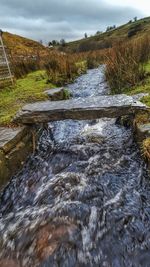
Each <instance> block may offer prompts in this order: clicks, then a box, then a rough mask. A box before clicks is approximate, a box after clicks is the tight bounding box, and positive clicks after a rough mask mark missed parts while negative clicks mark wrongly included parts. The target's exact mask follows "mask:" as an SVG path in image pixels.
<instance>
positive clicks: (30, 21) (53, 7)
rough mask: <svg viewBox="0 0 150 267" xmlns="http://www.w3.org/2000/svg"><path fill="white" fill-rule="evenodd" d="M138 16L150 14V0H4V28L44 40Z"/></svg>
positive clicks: (0, 1) (0, 16)
mask: <svg viewBox="0 0 150 267" xmlns="http://www.w3.org/2000/svg"><path fill="white" fill-rule="evenodd" d="M135 16H137V17H138V18H141V17H145V16H150V0H125V1H124V0H0V28H2V29H3V30H4V31H9V32H12V33H16V34H19V35H22V36H26V37H29V38H32V39H35V40H38V41H39V40H41V39H42V40H43V41H44V42H48V41H50V40H53V39H57V40H60V39H61V38H64V39H65V40H67V41H69V40H75V39H79V38H82V37H83V36H84V33H85V32H87V34H88V35H92V34H94V33H95V32H96V31H98V30H99V31H103V30H105V29H106V27H107V26H108V25H114V24H116V25H120V24H122V23H126V22H127V21H129V20H130V19H132V18H133V17H135Z"/></svg>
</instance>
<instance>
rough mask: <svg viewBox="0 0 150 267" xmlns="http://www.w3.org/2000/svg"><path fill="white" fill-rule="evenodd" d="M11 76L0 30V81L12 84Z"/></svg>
mask: <svg viewBox="0 0 150 267" xmlns="http://www.w3.org/2000/svg"><path fill="white" fill-rule="evenodd" d="M13 78H14V77H13V75H12V72H11V68H10V62H9V60H8V55H7V52H6V46H5V45H4V43H3V38H2V30H0V81H1V83H2V82H3V83H5V82H10V83H11V84H12V85H13V84H14V79H13Z"/></svg>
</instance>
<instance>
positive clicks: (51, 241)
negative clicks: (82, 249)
mask: <svg viewBox="0 0 150 267" xmlns="http://www.w3.org/2000/svg"><path fill="white" fill-rule="evenodd" d="M75 230H76V226H75V225H74V224H61V225H59V224H58V225H57V224H56V225H53V224H51V225H50V224H49V225H47V226H45V227H43V228H42V229H41V230H39V232H38V233H37V241H36V253H37V255H38V258H39V259H40V261H41V260H44V259H47V258H48V257H50V256H51V255H52V254H53V253H54V252H55V251H56V250H57V249H58V247H59V246H60V244H62V243H67V242H71V239H70V238H71V235H72V234H73V232H74V231H75Z"/></svg>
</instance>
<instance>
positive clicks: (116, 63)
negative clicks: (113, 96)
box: [105, 37, 150, 93]
mask: <svg viewBox="0 0 150 267" xmlns="http://www.w3.org/2000/svg"><path fill="white" fill-rule="evenodd" d="M149 57H150V39H149V38H148V37H143V38H139V39H136V40H132V41H128V42H126V43H118V44H116V45H115V46H114V47H113V48H111V49H109V50H108V52H107V53H106V56H105V63H106V69H105V75H106V79H107V81H108V83H109V85H110V88H111V89H112V92H113V93H122V91H123V90H124V89H125V88H130V87H132V86H135V85H136V84H138V83H139V82H140V81H141V80H142V79H143V78H144V77H145V68H144V64H145V63H146V62H147V61H148V60H149Z"/></svg>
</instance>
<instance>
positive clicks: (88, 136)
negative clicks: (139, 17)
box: [0, 67, 150, 267]
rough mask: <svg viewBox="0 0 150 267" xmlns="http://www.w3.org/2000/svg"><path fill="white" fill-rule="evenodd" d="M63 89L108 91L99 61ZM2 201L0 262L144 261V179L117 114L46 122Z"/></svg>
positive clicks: (147, 192)
mask: <svg viewBox="0 0 150 267" xmlns="http://www.w3.org/2000/svg"><path fill="white" fill-rule="evenodd" d="M68 88H69V90H70V91H71V92H72V95H73V97H74V98H78V97H82V98H84V97H86V96H91V97H92V96H97V95H105V94H108V93H109V89H108V86H107V83H106V81H105V79H104V75H103V68H102V67H100V68H98V69H94V70H89V71H88V73H87V74H85V75H82V76H81V77H79V78H78V79H77V80H76V81H75V82H74V83H73V84H71V85H68ZM0 199H1V202H0V267H149V266H150V180H149V177H148V174H147V171H146V166H145V163H144V162H143V160H142V158H141V156H140V152H139V150H138V147H137V145H136V143H135V141H134V139H133V133H132V129H131V128H129V127H128V128H127V127H124V126H121V125H119V124H118V123H116V119H101V120H94V121H72V120H66V121H59V122H53V123H50V124H49V126H48V128H46V129H44V130H43V133H42V136H41V137H40V140H39V143H38V148H37V151H36V153H35V155H33V156H32V157H30V158H29V159H28V161H27V163H26V164H25V165H24V166H23V169H22V170H21V171H20V173H18V175H16V176H15V177H12V179H11V181H10V182H9V184H8V185H7V186H6V188H5V189H4V190H3V192H1V195H0Z"/></svg>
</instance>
